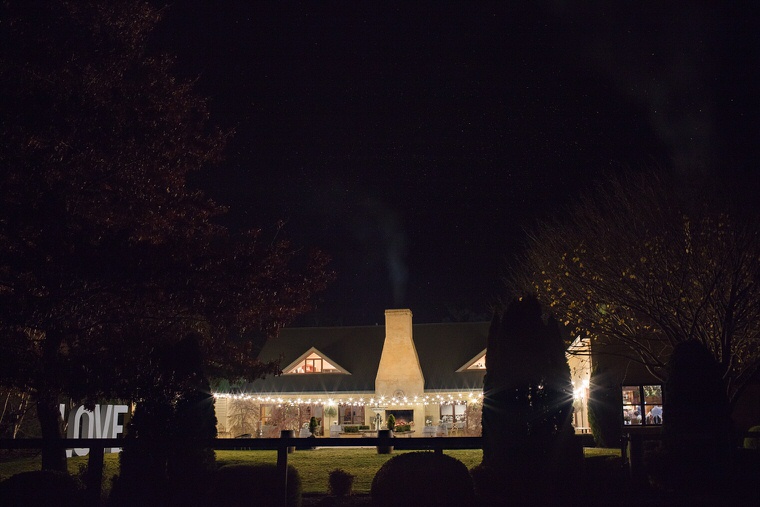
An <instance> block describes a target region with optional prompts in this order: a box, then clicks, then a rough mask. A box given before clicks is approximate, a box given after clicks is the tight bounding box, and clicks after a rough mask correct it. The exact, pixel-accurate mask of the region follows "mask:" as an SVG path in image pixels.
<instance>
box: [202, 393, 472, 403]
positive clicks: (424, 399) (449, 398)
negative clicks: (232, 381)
mask: <svg viewBox="0 0 760 507" xmlns="http://www.w3.org/2000/svg"><path fill="white" fill-rule="evenodd" d="M213 396H214V398H216V399H231V400H250V401H255V402H259V403H271V404H277V406H279V407H282V406H285V405H287V406H290V407H295V406H298V405H317V406H335V405H338V406H351V407H374V406H378V405H382V406H387V407H398V406H408V405H425V406H427V405H441V404H447V405H467V404H468V403H469V404H476V403H481V402H482V401H483V393H482V392H474V391H470V392H467V393H466V394H464V393H462V392H456V393H442V394H436V395H430V394H425V395H414V396H403V397H398V398H397V397H395V396H385V395H381V396H380V397H379V398H377V397H371V398H369V399H366V398H363V397H361V398H354V397H353V396H351V397H348V398H332V397H330V398H321V397H315V398H303V397H302V396H298V395H294V396H293V397H277V398H274V397H272V396H264V395H256V394H245V393H239V394H231V393H219V392H217V393H213Z"/></svg>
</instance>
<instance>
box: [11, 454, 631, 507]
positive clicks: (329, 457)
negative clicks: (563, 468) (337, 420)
mask: <svg viewBox="0 0 760 507" xmlns="http://www.w3.org/2000/svg"><path fill="white" fill-rule="evenodd" d="M584 451H585V455H586V458H587V460H588V458H591V459H595V460H599V459H605V458H616V457H617V458H619V457H620V450H619V449H595V448H585V449H584ZM403 452H412V451H394V454H378V453H377V451H376V450H375V448H374V447H373V448H350V449H349V448H317V449H314V450H308V451H296V452H294V453H293V454H290V455H288V463H289V464H291V465H293V466H295V467H296V469H297V470H298V473H299V474H300V476H301V480H302V482H303V492H304V493H311V494H314V493H326V492H327V478H328V475H329V473H330V471H331V470H334V469H336V468H342V469H344V470H345V471H347V472H349V473H351V474H353V475H355V476H356V479H354V487H353V490H354V492H356V493H369V490H370V486H371V485H372V478H373V477H374V476H375V473H376V472H377V471H378V469H379V468H380V467H381V466H382V465H383V463H385V462H386V461H388V460H389V459H390V458H391V457H393V456H395V455H397V454H401V453H403ZM445 453H446V454H448V455H450V456H452V457H454V458H456V459H458V460H459V461H461V462H462V463H464V464H465V466H467V468H472V467H473V466H475V465H477V464H479V463H480V461H481V459H482V457H483V451H481V450H480V449H472V450H451V451H445ZM216 461H217V464H218V465H219V466H222V465H231V464H255V463H276V462H277V452H276V451H216ZM104 462H105V464H104V466H105V470H104V473H103V488H104V492H103V494H104V496H107V495H108V493H109V492H110V490H111V478H112V477H113V476H114V475H116V474H118V473H119V455H118V454H106V455H105V460H104ZM86 464H87V457H86V456H85V457H75V458H70V459H69V460H68V467H69V472H70V473H71V474H72V475H78V474H80V472H81V469H82V467H84V466H86ZM39 469H40V458H39V455H34V456H25V457H20V458H17V459H13V460H5V459H3V460H0V480H4V479H7V478H8V477H10V476H12V475H15V474H17V473H21V472H26V471H31V470H39Z"/></svg>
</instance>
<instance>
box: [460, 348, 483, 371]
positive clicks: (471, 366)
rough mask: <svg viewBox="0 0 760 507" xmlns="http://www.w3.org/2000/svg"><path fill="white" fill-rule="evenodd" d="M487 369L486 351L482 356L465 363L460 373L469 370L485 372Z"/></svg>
mask: <svg viewBox="0 0 760 507" xmlns="http://www.w3.org/2000/svg"><path fill="white" fill-rule="evenodd" d="M485 369H486V351H485V350H483V351H482V352H481V353H480V354H478V355H477V356H475V357H473V358H472V359H470V360H469V361H467V362H466V363H464V366H462V367H461V368H459V369H458V370H457V371H458V372H463V371H468V370H485Z"/></svg>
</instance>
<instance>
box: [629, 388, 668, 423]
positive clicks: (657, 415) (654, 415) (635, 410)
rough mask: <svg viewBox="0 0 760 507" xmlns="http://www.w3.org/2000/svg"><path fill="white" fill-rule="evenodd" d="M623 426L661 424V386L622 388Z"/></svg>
mask: <svg viewBox="0 0 760 507" xmlns="http://www.w3.org/2000/svg"><path fill="white" fill-rule="evenodd" d="M622 390H623V424H624V425H631V426H636V425H642V426H646V425H659V424H662V386H661V385H657V384H654V385H636V386H623V388H622Z"/></svg>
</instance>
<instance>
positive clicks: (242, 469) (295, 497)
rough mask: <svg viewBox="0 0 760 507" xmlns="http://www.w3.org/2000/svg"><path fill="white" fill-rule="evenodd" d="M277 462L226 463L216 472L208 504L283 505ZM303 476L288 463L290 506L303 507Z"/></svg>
mask: <svg viewBox="0 0 760 507" xmlns="http://www.w3.org/2000/svg"><path fill="white" fill-rule="evenodd" d="M278 479H279V478H278V477H277V465H273V464H269V463H267V464H258V465H226V466H223V467H221V468H219V469H218V470H217V471H216V474H215V476H214V481H213V485H212V488H211V492H210V494H209V496H208V501H207V503H206V505H209V506H211V507H243V506H249V505H280V503H279V502H280V490H279V488H278V484H279V480H278ZM301 495H302V490H301V476H300V475H298V471H297V470H296V469H295V468H294V467H293V466H292V465H288V490H287V505H288V507H301V501H302V497H301Z"/></svg>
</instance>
